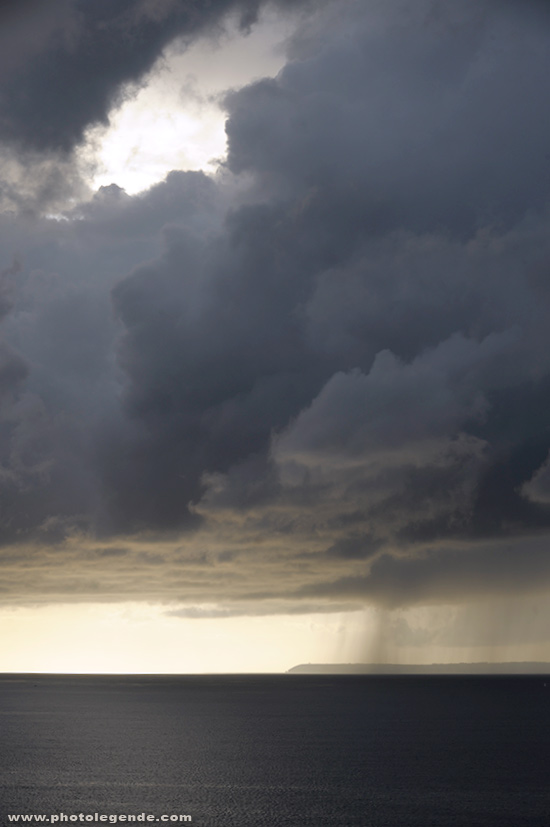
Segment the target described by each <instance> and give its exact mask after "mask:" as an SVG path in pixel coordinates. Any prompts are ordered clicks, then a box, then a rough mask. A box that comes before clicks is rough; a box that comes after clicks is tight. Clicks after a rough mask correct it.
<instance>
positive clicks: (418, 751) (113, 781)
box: [0, 675, 550, 827]
mask: <svg viewBox="0 0 550 827" xmlns="http://www.w3.org/2000/svg"><path fill="white" fill-rule="evenodd" d="M0 726H1V734H0V735H1V742H0V771H1V780H0V802H1V804H0V807H1V811H0V812H1V818H2V823H3V824H5V825H8V824H11V823H12V822H10V821H9V820H8V814H12V815H13V814H18V813H21V814H42V815H45V816H47V817H48V818H50V817H51V816H52V815H57V816H59V815H60V814H61V813H63V814H64V816H70V815H73V816H74V815H77V816H78V815H79V814H80V813H82V814H83V815H84V816H86V815H88V816H89V817H91V818H93V819H95V818H96V815H95V814H96V813H97V822H94V823H95V824H96V827H97V824H100V823H101V820H100V816H101V815H111V816H113V815H116V814H122V815H134V816H136V817H137V816H138V815H139V816H140V817H142V821H141V823H142V824H144V825H145V824H147V823H150V822H147V820H146V816H147V815H151V816H154V817H155V819H156V818H158V819H159V822H155V823H161V822H160V817H161V816H162V815H166V816H170V815H172V816H179V815H190V816H191V817H192V822H191V823H192V824H193V825H197V827H264V825H270V827H271V825H273V827H279V826H281V827H282V825H286V827H324V825H326V826H327V827H333V825H340V826H341V827H344V826H345V827H351V826H352V825H365V827H367V826H368V827H382V825H383V826H384V827H416V825H418V827H428V825H434V827H448V825H468V827H478V825H498V827H504V826H505V825H510V826H511V827H521V826H522V825H529V827H534V825H540V827H550V679H548V678H545V677H541V676H537V677H525V676H518V677H489V678H486V677H464V676H460V677H457V676H437V677H436V676H414V677H408V676H396V677H382V676H354V675H350V676H347V675H346V676H345V675H341V676H314V675H279V676H184V677H179V676H178V677H136V676H130V677H122V678H121V677H112V676H109V677H87V676H86V677H82V676H81V677H66V676H15V675H3V676H0ZM143 819H145V820H143ZM49 823H50V824H51V823H52V821H50V822H49ZM53 823H55V822H53ZM63 823H65V821H64V819H61V821H60V822H59V824H63ZM70 823H71V821H70V819H68V821H67V824H70ZM72 823H75V822H74V820H73V822H72ZM77 823H80V822H77ZM82 823H86V822H82ZM87 823H90V821H88V822H87ZM119 823H123V822H119ZM165 823H167V824H173V823H175V822H174V820H172V821H170V820H168V821H167V822H165ZM179 823H189V822H183V821H182V822H179ZM134 827H136V825H134Z"/></svg>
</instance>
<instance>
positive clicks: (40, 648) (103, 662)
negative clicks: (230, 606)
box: [0, 601, 364, 674]
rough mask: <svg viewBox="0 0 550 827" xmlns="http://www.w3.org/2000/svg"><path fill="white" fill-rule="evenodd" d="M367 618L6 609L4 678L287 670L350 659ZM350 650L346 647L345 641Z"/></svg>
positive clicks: (0, 628)
mask: <svg viewBox="0 0 550 827" xmlns="http://www.w3.org/2000/svg"><path fill="white" fill-rule="evenodd" d="M363 622H364V613H363V612H357V611H355V612H338V613H334V614H333V613H328V614H325V613H312V614H297V615H296V614H286V615H257V616H254V617H253V622H251V617H250V616H238V615H237V616H227V617H183V616H178V615H177V614H176V612H174V611H173V610H171V608H170V604H159V603H145V602H132V601H131V602H124V603H122V602H120V603H119V602H113V603H93V602H90V603H59V604H55V603H51V604H44V605H25V606H11V607H9V606H6V607H3V608H2V609H0V637H1V638H2V640H5V641H7V643H6V646H5V647H4V649H3V651H2V653H1V654H0V672H50V673H54V672H56V673H87V674H94V673H105V674H106V673H128V674H130V673H159V674H164V673H167V674H176V673H178V674H189V673H195V674H196V673H204V674H206V673H231V672H235V673H237V672H238V673H245V672H285V671H286V670H287V669H290V668H291V667H292V666H295V665H296V664H298V663H304V662H312V663H319V662H334V661H336V660H337V651H341V652H344V653H345V654H346V655H347V657H345V660H349V659H350V657H349V655H350V651H351V650H350V649H349V643H350V641H351V640H355V639H356V638H357V637H358V636H359V635H360V634H361V629H362V625H363ZM344 631H345V634H346V635H347V637H348V647H342V635H343V632H344Z"/></svg>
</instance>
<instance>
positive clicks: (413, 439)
mask: <svg viewBox="0 0 550 827" xmlns="http://www.w3.org/2000/svg"><path fill="white" fill-rule="evenodd" d="M280 5H285V4H280ZM286 5H287V6H289V7H291V6H293V5H294V4H293V3H290V2H289V3H287V4H286ZM230 8H231V9H234V8H238V9H239V10H240V11H241V12H242V13H243V15H244V18H245V20H244V24H245V25H249V24H251V22H252V21H253V18H254V15H255V13H256V10H257V4H256V3H250V4H246V3H240V4H234V3H230V2H229V0H227V2H220V3H214V4H209V5H207V4H202V3H195V4H176V3H169V2H166V3H165V4H160V3H158V4H155V3H135V2H134V3H122V2H121V3H114V4H95V5H94V6H93V8H92V6H91V5H90V6H89V7H88V6H87V5H84V6H82V8H81V7H78V9H77V7H75V6H73V5H72V4H62V3H59V4H58V5H55V4H53V3H52V5H51V7H49V12H48V14H50V15H51V16H50V17H48V18H47V20H48V21H50V22H49V23H48V26H42V28H40V27H39V25H38V22H36V31H35V32H34V29H33V32H34V34H33V35H32V37H31V34H29V35H28V37H29V44H30V45H29V46H28V49H29V50H31V46H32V50H33V51H32V54H33V59H32V60H31V61H30V63H29V64H28V65H25V67H24V68H23V66H22V65H21V66H17V65H15V63H14V66H13V67H11V68H10V69H9V72H12V73H14V74H13V75H12V76H13V77H14V78H17V84H16V86H14V89H15V88H17V89H19V90H20V91H25V90H28V95H26V96H25V95H23V96H22V97H21V99H19V98H18V99H17V100H16V99H15V92H14V94H13V96H12V95H11V92H10V93H9V94H7V95H6V96H5V98H4V101H5V112H6V113H7V114H6V117H5V120H4V121H3V122H2V123H3V126H2V124H0V127H1V128H2V129H3V130H4V136H5V138H6V140H8V139H9V140H10V141H13V142H15V143H17V145H18V146H22V147H30V148H32V150H33V152H37V151H40V152H42V151H43V150H44V151H45V152H46V151H47V152H49V151H50V150H53V149H56V150H61V151H63V152H69V151H70V150H71V149H72V147H74V145H75V144H76V143H78V141H79V140H80V139H81V137H82V135H83V134H84V130H85V129H86V127H87V126H88V125H89V124H90V123H92V122H94V121H100V122H101V121H102V120H104V119H105V118H106V117H107V116H108V112H109V108H110V107H111V106H112V105H113V102H114V101H115V100H116V96H117V95H118V94H120V90H121V89H122V88H123V86H122V85H123V84H124V83H126V82H128V81H129V80H136V79H138V78H139V77H141V76H142V75H143V73H144V72H145V71H147V69H148V68H149V67H150V66H151V65H152V61H153V60H154V59H155V58H156V57H157V56H158V54H160V52H161V51H162V48H163V47H164V45H165V44H166V43H167V42H168V41H169V40H170V39H171V38H173V37H175V36H183V35H189V36H191V35H193V33H194V32H198V31H199V30H200V31H202V29H203V28H204V26H207V25H212V24H213V23H214V22H216V21H219V20H220V19H221V15H222V14H223V13H225V12H227V11H228V10H229V9H230ZM29 9H30V6H29ZM77 11H78V14H77ZM40 14H42V15H43V14H45V12H40ZM33 15H37V17H36V18H35V17H33ZM38 15H39V11H38V6H36V7H34V6H33V7H32V13H31V11H29V18H28V19H29V24H28V25H29V26H31V22H32V21H33V20H36V21H38ZM247 15H248V16H247ZM14 20H15V18H14ZM60 21H61V22H60ZM69 23H70V25H69ZM84 24H86V25H84ZM10 25H13V26H15V25H16V23H11V22H10ZM17 25H19V24H17ZM21 25H22V24H21ZM32 25H33V26H34V25H35V24H34V23H33V24H32ZM63 27H64V28H63ZM39 28H40V31H43V32H44V34H43V39H41V37H42V35H40V36H39V34H38V31H39ZM30 31H31V30H30V29H29V32H30ZM121 32H122V33H124V38H123V43H122V44H121V48H120V49H119V50H118V51H117V52H116V54H114V53H113V54H110V53H109V55H110V56H109V59H108V60H106V61H105V62H104V66H103V68H102V71H101V72H98V73H97V77H96V76H95V74H94V73H93V72H92V66H93V64H94V61H97V55H98V54H99V53H102V54H103V53H107V52H108V46H109V43H111V42H114V41H115V40H116V39H117V38H118V39H120V35H121ZM549 46H550V21H549V20H548V19H547V15H546V12H545V11H544V9H543V8H542V7H540V8H539V6H538V5H537V4H535V3H533V4H529V5H522V6H521V8H520V6H519V5H516V4H512V3H502V4H497V3H493V2H489V0H487V2H483V3H474V2H464V3H454V2H451V1H450V0H437V2H420V3H414V4H413V3H408V2H404V3H397V2H396V3H393V2H391V3H384V4H382V3H375V2H372V3H359V2H353V0H349V1H348V0H346V2H341V3H330V2H328V3H324V4H322V6H315V7H311V8H310V9H309V12H308V14H304V17H303V20H302V23H301V25H300V27H299V30H298V31H297V32H296V34H295V35H294V37H293V39H292V41H291V43H290V44H289V60H288V62H287V65H286V67H285V68H284V69H283V70H282V72H281V73H280V74H279V75H278V76H277V77H276V78H275V79H270V80H260V81H258V82H256V83H253V84H251V85H249V86H247V87H245V88H243V89H240V90H237V91H232V92H231V93H230V94H228V96H227V97H226V101H225V105H226V107H227V114H228V120H227V134H228V141H229V152H228V159H227V163H226V165H225V167H224V168H223V169H222V170H220V172H219V173H218V174H217V175H215V176H210V177H208V176H206V175H204V174H202V173H181V172H179V173H178V172H173V173H171V174H170V175H169V176H168V177H167V179H166V181H164V182H163V183H161V184H159V185H157V186H156V187H154V188H152V189H151V190H149V191H148V192H146V193H143V194H141V195H138V196H133V197H130V196H128V195H127V194H126V193H124V192H123V191H122V190H121V189H120V188H118V187H116V186H115V185H113V186H111V187H107V188H102V189H101V190H100V191H99V192H98V193H97V194H96V195H95V197H94V198H93V199H91V200H88V201H86V202H85V203H81V204H79V205H78V206H77V207H75V208H74V210H73V211H72V212H71V213H70V214H69V213H68V214H67V216H66V218H67V219H68V220H64V221H52V220H46V219H38V218H36V219H31V218H29V217H27V218H24V217H23V216H21V215H19V216H11V217H7V216H4V217H3V218H2V219H1V220H0V240H1V241H2V243H3V244H4V249H7V250H8V253H7V258H6V265H5V266H6V270H5V273H4V275H5V278H6V279H7V280H9V281H10V283H11V282H13V283H14V285H15V288H14V292H13V297H12V295H11V293H10V292H9V291H8V293H6V297H7V298H6V302H5V311H4V310H2V312H3V318H2V326H3V332H4V338H5V348H6V350H5V354H4V351H2V354H0V356H1V357H2V359H1V360H0V361H1V364H0V391H1V392H2V393H3V388H4V386H5V388H6V392H5V395H3V396H2V398H1V400H0V401H1V403H2V406H3V407H2V411H0V426H1V427H2V428H3V431H2V434H3V437H2V438H3V445H4V446H5V448H4V453H3V455H2V463H3V464H2V469H3V470H2V474H1V475H0V503H1V504H2V510H3V513H5V514H9V515H10V517H9V520H6V521H5V523H4V525H3V528H2V539H3V542H4V543H5V544H11V545H12V546H13V547H14V548H17V549H20V551H21V554H23V553H24V554H25V555H26V554H30V553H31V552H30V551H29V549H31V548H33V547H34V546H33V544H37V542H38V539H39V538H40V542H41V543H42V547H43V549H44V551H43V552H42V554H43V556H41V555H38V554H37V558H36V559H37V560H38V559H39V560H40V561H42V562H41V563H40V565H44V566H45V567H46V568H47V569H48V571H50V567H51V571H52V572H54V574H52V584H51V588H50V586H49V587H48V593H53V592H54V591H55V588H56V586H55V583H57V588H58V589H59V590H60V591H63V589H66V588H67V584H68V583H69V582H70V583H73V584H74V583H79V584H80V585H79V586H78V589H77V591H78V593H79V594H85V593H86V590H88V591H89V593H90V594H93V595H97V594H109V595H118V596H120V595H122V596H128V595H132V596H136V595H138V596H139V595H141V596H143V595H147V596H150V597H158V598H162V597H171V598H177V599H180V600H183V601H194V602H195V603H196V604H197V605H199V604H212V603H217V602H223V601H225V602H226V603H227V604H228V608H222V609H220V608H219V607H216V606H214V607H213V608H212V607H211V608H207V609H203V608H198V609H190V610H189V612H191V615H186V616H194V614H197V615H202V614H204V613H205V612H206V613H209V612H210V613H211V614H212V616H225V614H226V613H235V612H242V613H247V612H248V611H250V612H253V611H260V608H258V607H259V606H260V605H261V606H263V607H264V608H263V609H261V611H264V610H265V607H266V606H268V607H269V606H271V607H273V606H277V607H279V609H277V611H279V610H280V611H283V610H284V611H287V610H288V611H292V609H291V608H289V606H288V603H285V599H287V600H290V601H298V602H300V601H303V605H304V606H305V605H306V604H307V605H308V606H313V605H315V606H316V607H317V608H318V607H319V606H321V607H329V606H331V605H332V606H334V605H338V606H342V605H344V604H345V603H346V601H348V603H349V605H353V606H357V605H359V604H360V603H361V601H367V600H369V601H374V602H380V603H384V604H386V605H391V606H395V605H398V604H405V603H415V602H416V603H418V602H421V601H426V602H430V601H437V600H438V599H440V600H443V599H445V600H448V601H452V600H458V599H461V598H462V597H464V596H465V595H468V594H470V595H475V596H478V597H479V596H480V595H482V594H483V593H485V592H487V593H489V592H490V593H491V594H494V595H496V594H504V593H512V592H513V591H514V588H515V587H516V585H517V587H518V588H520V589H522V590H525V591H528V590H530V589H537V588H543V587H544V588H547V587H548V585H550V584H549V579H548V578H549V572H548V567H547V565H546V563H545V559H546V558H545V553H544V549H545V547H546V542H547V540H546V538H547V533H548V531H549V529H550V509H549V508H548V502H549V500H550V498H549V496H548V490H549V483H548V459H547V458H548V453H549V451H550V435H549V431H548V402H549V393H550V391H549V388H550V347H549V345H550V341H549V333H548V324H547V318H548V310H549V308H548V303H549V299H550V291H549V289H548V278H549V274H550V269H549V268H550V246H549V242H548V238H549V235H548V229H549V222H550V218H549V211H548V186H549V183H550V177H549V176H550V121H549V120H548V117H547V114H546V113H547V106H546V100H547V98H548V96H549V93H550V88H549V87H550V57H549V56H550V49H549V48H548V47H549ZM25 48H27V47H25ZM71 50H72V51H71ZM29 53H30V52H29ZM94 56H95V57H94ZM6 59H7V58H6ZM14 60H15V58H14ZM40 67H42V68H40ZM48 67H49V68H48ZM71 72H72V77H71ZM48 73H49V74H48ZM52 73H53V74H52ZM56 73H63V83H66V84H71V91H70V94H69V93H67V96H65V98H63V95H60V97H59V99H57V98H56V101H55V107H58V108H59V117H58V118H57V117H54V118H53V120H52V126H51V131H50V132H48V131H46V132H45V133H44V134H43V135H40V136H37V137H36V136H35V137H33V136H32V128H31V127H32V124H33V123H35V127H36V125H37V124H39V123H40V120H41V119H43V118H44V117H45V114H44V113H45V109H40V108H37V109H36V110H34V109H33V112H32V117H31V115H30V114H29V112H30V109H29V110H27V109H26V108H25V107H27V108H28V107H30V108H31V109H32V106H31V104H32V99H33V95H35V94H38V93H39V90H40V89H42V93H41V94H42V97H43V98H44V101H43V103H44V106H46V103H47V99H48V95H49V91H47V90H50V89H51V88H53V87H52V86H51V83H52V77H54V75H55V74H56ZM90 74H94V78H93V83H92V82H91V87H90V95H89V100H87V101H86V100H80V98H79V99H78V105H76V104H75V107H74V108H73V107H72V105H69V103H70V101H71V100H72V98H71V95H73V96H74V95H77V90H78V88H79V84H81V82H84V80H83V79H85V78H87V77H88V75H90ZM39 75H40V83H43V84H46V85H45V86H43V87H41V86H40V84H39V83H38V77H39ZM10 88H11V87H10ZM59 88H62V87H59ZM80 88H82V87H80ZM12 98H13V99H12ZM41 105H42V103H41ZM33 118H35V121H33ZM33 141H34V142H35V143H34V144H33ZM14 255H16V256H17V259H16V260H17V261H19V262H20V266H19V265H18V267H15V266H11V265H10V263H9V262H10V261H12V258H13V256H14ZM16 270H18V272H16ZM6 289H7V288H6ZM11 289H12V288H10V290H11ZM3 296H4V293H3V292H2V293H1V295H0V299H1V300H2V302H3V301H4V299H3V298H2V297H3ZM1 307H2V308H3V307H4V304H2V306H1ZM4 356H5V358H4ZM4 365H5V366H4ZM4 397H5V398H4ZM25 544H26V545H25ZM56 544H57V545H56ZM79 548H80V549H81V550H82V555H81V557H79V551H78V549H79ZM120 549H123V550H124V553H121V551H120ZM26 559H27V558H26V557H25V560H26ZM61 560H64V561H65V563H64V565H65V568H63V566H62V564H61ZM25 565H26V563H25ZM130 569H131V571H132V573H131V574H130ZM21 572H22V573H21V579H20V580H19V581H17V582H18V584H19V585H18V586H17V588H20V589H21V591H24V590H25V589H26V590H27V591H28V592H29V593H35V591H36V589H38V588H39V587H38V586H37V585H36V584H35V583H34V581H31V579H29V578H28V576H27V574H25V573H24V572H23V567H22V569H21ZM26 578H27V579H26ZM14 589H15V586H14ZM312 601H313V602H312ZM229 604H231V605H229ZM285 606H286V608H285ZM281 607H282V608H281ZM302 608H303V606H302ZM184 611H188V610H187V609H185V610H184ZM193 613H194V614H193Z"/></svg>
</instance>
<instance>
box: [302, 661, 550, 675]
mask: <svg viewBox="0 0 550 827" xmlns="http://www.w3.org/2000/svg"><path fill="white" fill-rule="evenodd" d="M287 674H295V675H296V674H299V675H550V663H545V662H538V661H535V662H528V661H526V662H512V663H430V664H411V663H409V664H403V663H300V664H298V666H293V667H292V669H289V670H288V671H287Z"/></svg>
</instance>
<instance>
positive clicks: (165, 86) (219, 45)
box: [83, 14, 292, 195]
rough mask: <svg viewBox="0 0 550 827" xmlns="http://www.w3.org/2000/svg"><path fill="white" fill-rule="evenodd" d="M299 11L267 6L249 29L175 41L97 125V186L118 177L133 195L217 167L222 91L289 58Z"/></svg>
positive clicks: (273, 70) (90, 148) (91, 145)
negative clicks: (177, 174) (284, 13)
mask: <svg viewBox="0 0 550 827" xmlns="http://www.w3.org/2000/svg"><path fill="white" fill-rule="evenodd" d="M291 24H292V21H291V19H290V18H289V19H285V20H281V19H278V18H275V16H274V15H272V14H265V15H264V16H263V17H262V18H261V19H260V21H259V22H258V23H257V24H256V25H255V26H254V27H253V28H252V30H251V31H250V33H249V34H244V33H243V32H240V31H239V29H238V27H237V25H236V23H235V22H230V23H229V24H228V26H227V29H226V31H225V32H223V33H219V34H218V35H217V36H215V37H214V36H210V37H209V38H202V39H201V40H199V41H197V42H195V43H194V44H193V45H191V46H190V47H189V48H185V45H184V44H182V43H179V44H176V45H172V46H171V47H170V49H169V50H168V51H167V52H166V54H165V56H164V58H163V59H162V60H161V61H159V62H158V64H157V66H156V67H155V69H154V70H153V72H152V73H151V75H150V77H149V80H148V82H147V84H146V85H144V86H143V87H142V88H141V89H140V90H139V92H138V93H137V94H136V95H134V96H132V97H130V98H129V99H128V100H127V101H126V102H125V103H124V104H123V105H122V106H121V107H120V108H119V109H118V110H117V111H116V112H114V113H113V114H112V115H111V118H110V121H111V125H110V127H109V128H108V129H107V130H98V129H96V130H92V131H91V132H90V138H89V141H88V144H87V146H86V147H85V149H84V153H83V154H84V156H85V157H86V158H87V159H89V158H90V154H91V153H93V156H94V157H93V161H94V164H95V165H96V168H95V171H94V173H93V177H92V179H91V181H90V185H91V187H92V189H94V190H96V189H98V188H99V187H101V186H108V185H109V184H113V183H114V184H117V185H118V186H119V187H122V188H123V189H125V190H126V192H127V193H128V194H130V195H133V194H135V193H137V192H140V191H142V190H145V189H147V188H149V187H150V186H152V185H153V184H155V183H157V182H158V181H161V180H163V179H164V177H165V176H166V174H167V173H168V172H170V171H171V170H174V169H178V170H204V171H206V172H213V171H215V169H216V167H217V166H218V163H219V160H220V159H222V158H223V157H224V155H225V151H226V137H225V129H224V124H225V114H224V112H223V110H222V108H221V106H220V98H221V96H222V95H223V93H224V92H225V91H226V90H227V89H231V88H239V87H242V86H244V85H246V84H248V83H250V82H251V81H253V80H257V79H259V78H262V77H275V75H276V74H277V73H278V72H279V70H280V69H281V68H282V67H283V65H284V63H285V55H284V46H283V43H284V41H285V40H286V38H287V37H288V36H289V34H290V32H291V28H292V26H291Z"/></svg>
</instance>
